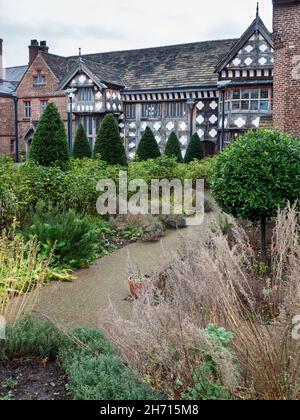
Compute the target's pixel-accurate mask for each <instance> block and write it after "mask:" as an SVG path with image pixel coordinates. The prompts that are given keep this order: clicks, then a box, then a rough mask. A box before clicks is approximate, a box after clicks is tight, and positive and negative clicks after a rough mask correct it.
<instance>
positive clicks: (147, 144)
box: [136, 127, 161, 162]
mask: <svg viewBox="0 0 300 420" xmlns="http://www.w3.org/2000/svg"><path fill="white" fill-rule="evenodd" d="M160 156H161V153H160V150H159V147H158V144H157V141H156V140H155V137H154V134H153V132H152V130H151V128H150V127H147V128H146V130H145V132H144V134H143V135H142V138H141V141H140V143H139V145H138V149H137V152H136V157H137V159H138V160H139V161H141V162H142V161H146V160H148V159H156V158H159V157H160Z"/></svg>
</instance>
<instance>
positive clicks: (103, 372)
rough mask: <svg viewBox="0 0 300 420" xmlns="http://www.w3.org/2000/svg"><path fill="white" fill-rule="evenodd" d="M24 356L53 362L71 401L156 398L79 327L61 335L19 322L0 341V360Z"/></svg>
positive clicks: (96, 336) (45, 325)
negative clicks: (63, 377)
mask: <svg viewBox="0 0 300 420" xmlns="http://www.w3.org/2000/svg"><path fill="white" fill-rule="evenodd" d="M25 357H39V358H43V359H44V358H46V357H49V358H51V359H52V360H55V359H56V360H57V362H58V364H59V365H60V366H61V368H62V369H63V370H64V371H65V372H66V373H67V376H68V385H67V389H68V392H69V394H70V397H71V398H72V399H74V400H96V401H102V400H109V401H110V400H112V401H116V400H152V399H157V398H158V397H159V396H158V395H156V394H155V393H154V392H152V390H151V389H150V387H149V386H148V385H146V384H144V383H142V382H141V381H140V380H139V379H138V377H137V376H136V374H135V373H134V372H133V371H132V370H131V369H129V368H127V367H125V365H124V364H123V363H122V361H121V359H120V358H119V357H118V355H117V354H116V351H115V350H114V349H113V347H112V346H111V345H110V343H109V342H108V341H107V340H106V339H105V338H104V336H103V335H102V334H101V333H100V332H98V331H94V330H88V329H81V328H80V329H75V330H73V331H69V332H68V333H66V334H64V333H63V332H62V331H60V330H59V329H58V328H56V327H55V326H54V325H53V324H52V323H49V322H39V321H35V320H33V319H25V320H22V321H21V322H19V323H17V324H16V325H14V326H10V327H8V328H7V340H5V341H2V342H0V361H4V360H12V359H15V358H18V359H21V358H25Z"/></svg>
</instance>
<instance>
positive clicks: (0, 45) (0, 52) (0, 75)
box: [0, 38, 4, 80]
mask: <svg viewBox="0 0 300 420" xmlns="http://www.w3.org/2000/svg"><path fill="white" fill-rule="evenodd" d="M3 79H4V68H3V39H1V38H0V80H3Z"/></svg>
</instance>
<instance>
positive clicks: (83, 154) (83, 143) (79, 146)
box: [73, 124, 92, 159]
mask: <svg viewBox="0 0 300 420" xmlns="http://www.w3.org/2000/svg"><path fill="white" fill-rule="evenodd" d="M91 157H92V149H91V146H90V143H89V141H88V138H87V135H86V132H85V129H84V127H83V125H82V124H80V126H79V127H78V129H77V132H76V137H75V142H74V146H73V158H74V159H83V158H91Z"/></svg>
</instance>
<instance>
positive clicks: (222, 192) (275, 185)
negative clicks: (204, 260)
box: [212, 130, 300, 254]
mask: <svg viewBox="0 0 300 420" xmlns="http://www.w3.org/2000/svg"><path fill="white" fill-rule="evenodd" d="M212 192H213V195H214V197H215V198H216V200H217V202H218V204H219V205H220V206H221V207H222V209H223V210H224V211H225V212H226V213H229V214H231V215H233V216H234V217H237V218H242V219H249V220H251V221H258V220H260V221H261V226H262V250H263V254H265V251H266V220H267V219H268V218H271V217H273V216H275V215H276V213H277V211H278V208H284V207H285V206H286V205H287V202H288V201H289V202H291V203H293V202H295V201H296V200H299V198H300V141H299V140H298V139H296V138H294V137H291V136H290V135H288V134H284V133H281V132H278V131H272V130H258V131H256V132H254V131H250V132H248V133H247V134H245V135H244V136H241V137H240V138H239V139H238V140H237V141H236V142H235V143H233V144H232V145H230V146H229V147H228V148H227V149H225V150H224V151H223V152H222V153H221V154H220V155H219V157H218V159H217V161H216V164H215V170H214V175H213V179H212Z"/></svg>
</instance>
